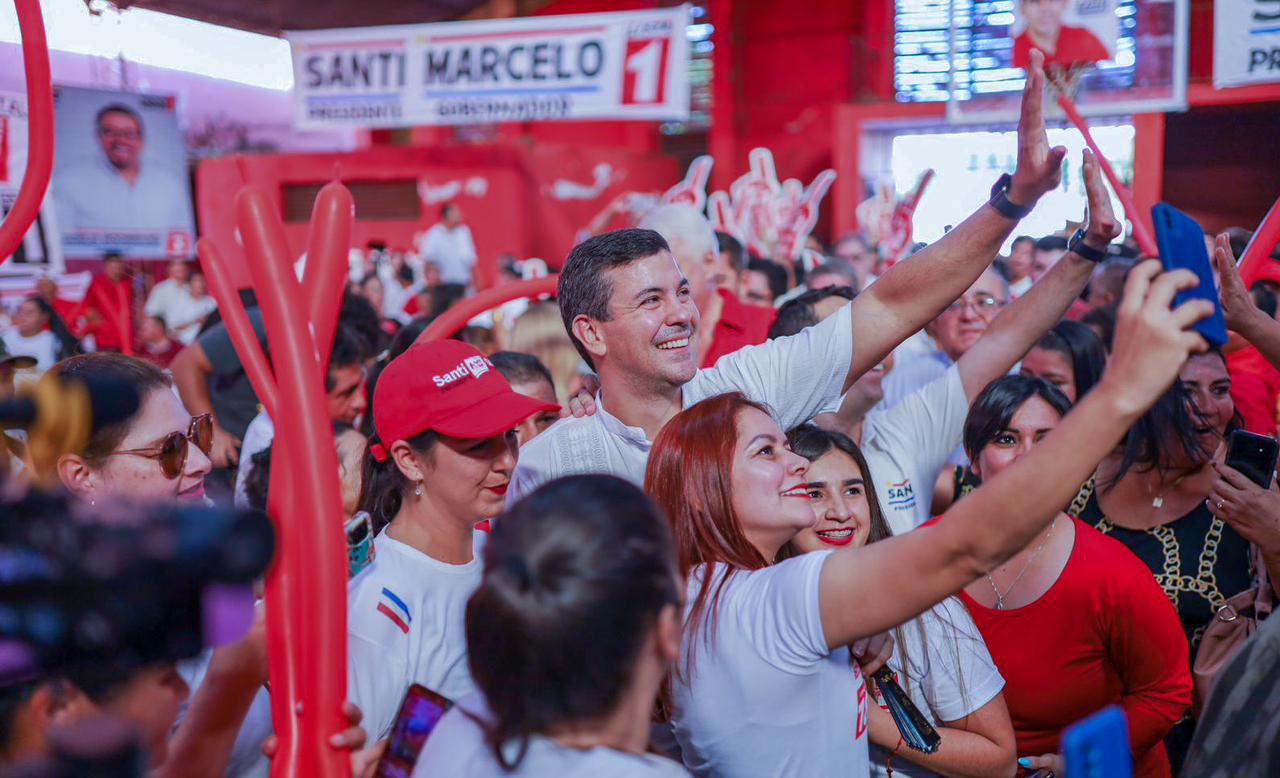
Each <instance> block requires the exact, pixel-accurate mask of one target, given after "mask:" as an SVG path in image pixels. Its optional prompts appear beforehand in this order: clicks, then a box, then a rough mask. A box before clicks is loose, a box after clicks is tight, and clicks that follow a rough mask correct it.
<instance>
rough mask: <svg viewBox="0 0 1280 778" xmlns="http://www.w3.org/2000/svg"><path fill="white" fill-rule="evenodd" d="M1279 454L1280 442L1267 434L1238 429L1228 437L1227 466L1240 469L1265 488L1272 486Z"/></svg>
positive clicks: (1245, 475) (1247, 476)
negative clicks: (1272, 477) (1256, 433)
mask: <svg viewBox="0 0 1280 778" xmlns="http://www.w3.org/2000/svg"><path fill="white" fill-rule="evenodd" d="M1277 455H1280V443H1278V442H1277V441H1276V439H1275V438H1272V437H1268V436H1266V435H1255V434H1254V433H1252V432H1245V431H1244V430H1236V431H1235V432H1233V433H1231V437H1230V438H1228V439H1227V460H1226V464H1227V466H1228V467H1232V468H1235V469H1236V470H1239V471H1240V473H1241V474H1242V475H1244V477H1245V478H1248V479H1249V480H1250V481H1253V482H1254V483H1255V484H1257V485H1258V486H1261V487H1262V488H1263V489H1270V488H1271V476H1272V474H1274V473H1275V471H1276V457H1277Z"/></svg>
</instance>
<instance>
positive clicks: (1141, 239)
mask: <svg viewBox="0 0 1280 778" xmlns="http://www.w3.org/2000/svg"><path fill="white" fill-rule="evenodd" d="M1058 105H1059V106H1060V107H1061V108H1062V112H1063V113H1065V114H1066V115H1067V118H1068V119H1070V120H1071V123H1072V124H1074V125H1075V127H1076V129H1077V130H1079V131H1080V134H1081V135H1083V136H1084V142H1085V145H1087V146H1088V147H1089V150H1090V151H1092V152H1093V156H1094V157H1096V158H1097V160H1098V165H1100V166H1101V167H1102V174H1103V175H1105V176H1106V177H1107V181H1109V182H1110V183H1111V188H1112V189H1113V190H1115V193H1116V197H1118V198H1120V202H1121V203H1122V204H1123V205H1124V212H1125V215H1126V216H1128V217H1129V221H1130V222H1132V223H1133V237H1134V239H1136V240H1137V241H1138V248H1140V249H1141V250H1142V253H1143V254H1144V255H1146V256H1148V257H1158V256H1160V249H1159V248H1157V247H1156V239H1155V237H1154V236H1153V235H1152V233H1151V228H1150V227H1148V226H1147V221H1146V218H1145V217H1144V216H1143V214H1142V212H1141V211H1139V210H1138V206H1137V205H1135V204H1134V202H1133V192H1131V191H1129V187H1127V186H1125V185H1124V184H1123V183H1122V182H1121V181H1120V177H1119V176H1118V175H1116V171H1115V169H1114V168H1113V167H1111V163H1110V162H1109V161H1108V160H1107V158H1106V156H1105V155H1104V154H1103V153H1102V149H1100V148H1098V143H1097V141H1095V140H1094V139H1093V133H1092V132H1090V130H1089V123H1088V122H1087V121H1085V118H1084V116H1083V115H1082V114H1081V113H1080V111H1079V109H1077V108H1076V104H1075V103H1074V102H1073V101H1072V100H1071V98H1070V97H1068V96H1067V95H1065V94H1059V95H1058Z"/></svg>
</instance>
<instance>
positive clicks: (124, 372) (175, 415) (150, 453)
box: [53, 352, 213, 503]
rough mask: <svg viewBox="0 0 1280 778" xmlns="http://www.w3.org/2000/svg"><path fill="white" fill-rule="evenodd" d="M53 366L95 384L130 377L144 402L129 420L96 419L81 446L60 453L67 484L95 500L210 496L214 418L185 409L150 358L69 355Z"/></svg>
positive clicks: (62, 373)
mask: <svg viewBox="0 0 1280 778" xmlns="http://www.w3.org/2000/svg"><path fill="white" fill-rule="evenodd" d="M53 372H54V373H56V374H57V375H58V376H59V377H62V378H64V379H70V378H75V379H79V380H81V381H84V382H85V383H88V384H90V385H93V384H94V383H95V382H96V383H98V384H99V385H101V384H102V383H104V382H110V383H114V384H117V385H120V384H126V385H128V386H129V387H130V388H132V389H133V390H134V391H135V392H136V393H137V395H138V403H139V404H138V410H137V412H136V413H134V414H133V415H132V416H131V417H129V418H128V419H124V420H120V421H116V422H114V423H111V424H95V425H94V426H93V428H92V430H91V431H90V435H89V442H88V443H87V444H86V445H85V446H84V448H83V449H82V450H81V451H79V452H74V453H67V454H63V455H62V456H61V457H59V458H58V461H57V465H56V470H57V476H58V478H59V480H61V481H62V484H63V486H65V487H66V488H67V489H69V490H70V491H71V492H72V493H74V494H75V495H76V496H78V497H80V498H82V499H84V500H86V501H87V502H90V503H93V502H96V501H98V500H101V499H111V498H125V499H130V500H166V499H174V498H177V499H184V500H197V501H203V500H204V479H205V476H207V475H208V474H209V471H210V470H211V469H212V468H213V465H212V463H211V462H210V461H209V456H208V454H209V450H210V448H211V447H212V445H213V419H212V417H211V416H209V415H208V414H205V415H202V416H192V415H191V414H189V413H187V410H186V408H184V407H183V406H182V401H181V400H179V399H178V396H177V395H176V394H174V392H173V382H172V380H171V379H170V378H169V376H167V375H165V373H164V372H162V371H161V370H160V369H159V368H158V367H156V366H155V365H152V364H151V363H149V362H144V361H142V360H141V359H135V358H133V357H126V356H124V355H122V354H116V353H110V352H103V353H100V354H84V355H81V356H76V357H71V358H70V359H64V360H63V361H61V362H59V363H58V364H57V365H56V366H54V368H53Z"/></svg>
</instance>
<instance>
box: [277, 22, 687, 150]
mask: <svg viewBox="0 0 1280 778" xmlns="http://www.w3.org/2000/svg"><path fill="white" fill-rule="evenodd" d="M688 18H689V16H688V8H687V7H686V6H680V7H677V8H664V9H660V10H654V11H635V12H626V13H601V14H575V15H564V16H537V17H523V18H518V19H500V20H494V21H481V22H446V23H442V24H412V25H400V26H395V27H361V28H356V29H350V30H319V31H315V32H290V33H286V34H285V37H286V38H287V39H288V41H289V44H290V46H291V47H292V50H293V72H294V87H293V95H294V123H295V124H296V125H297V126H298V127H301V128H317V127H334V126H349V127H404V126H412V125H418V124H478V123H491V122H504V121H531V120H547V119H648V120H654V119H665V120H679V119H685V118H688V116H689V80H688V63H689V42H688V39H687V38H686V37H685V27H686V25H687V23H688Z"/></svg>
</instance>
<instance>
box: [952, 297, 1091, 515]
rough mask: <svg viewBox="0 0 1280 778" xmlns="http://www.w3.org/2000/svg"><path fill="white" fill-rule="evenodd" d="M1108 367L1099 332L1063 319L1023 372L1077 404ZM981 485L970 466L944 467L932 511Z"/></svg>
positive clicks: (1025, 363) (1026, 362)
mask: <svg viewBox="0 0 1280 778" xmlns="http://www.w3.org/2000/svg"><path fill="white" fill-rule="evenodd" d="M1106 366H1107V351H1106V349H1105V348H1104V347H1103V345H1102V341H1101V340H1100V339H1099V338H1098V336H1097V334H1095V333H1094V332H1093V330H1092V329H1090V328H1089V327H1086V326H1085V325H1083V324H1080V323H1079V322H1074V321H1069V320H1066V319H1064V320H1063V321H1060V322H1058V323H1057V324H1055V325H1053V328H1052V329H1051V330H1049V331H1048V332H1046V333H1045V334H1044V336H1043V337H1041V338H1040V340H1039V342H1037V343H1036V345H1035V346H1033V347H1032V348H1031V350H1030V351H1029V352H1027V355H1026V356H1025V357H1023V358H1022V370H1021V374H1022V375H1024V376H1030V377H1031V378H1043V379H1044V380H1046V381H1048V382H1049V383H1051V384H1053V385H1054V386H1055V387H1057V389H1058V390H1059V391H1061V392H1062V394H1063V395H1064V396H1065V397H1066V398H1067V399H1068V400H1070V401H1071V402H1073V403H1074V402H1076V401H1078V400H1079V399H1080V398H1081V397H1083V396H1084V394H1085V392H1088V391H1089V390H1090V389H1092V388H1093V386H1094V384H1096V383H1098V380H1099V379H1101V378H1102V371H1103V369H1105V368H1106ZM981 484H982V479H981V478H979V477H978V476H977V475H976V474H975V473H974V472H973V468H971V467H969V466H968V465H956V466H955V467H953V468H948V469H946V470H943V471H942V472H941V473H939V474H938V481H937V484H936V485H935V486H934V490H933V512H934V513H935V514H938V513H942V512H943V511H945V510H946V509H947V508H949V507H951V505H952V503H954V502H955V501H956V500H958V499H960V498H961V497H963V496H965V495H966V494H968V493H969V492H972V491H973V490H974V489H977V488H978V486H980V485H981Z"/></svg>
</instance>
